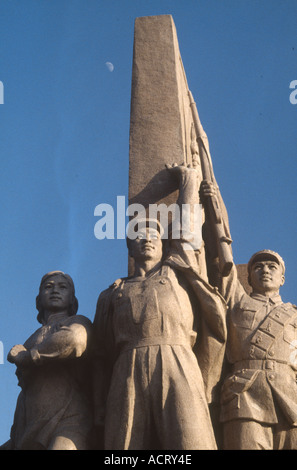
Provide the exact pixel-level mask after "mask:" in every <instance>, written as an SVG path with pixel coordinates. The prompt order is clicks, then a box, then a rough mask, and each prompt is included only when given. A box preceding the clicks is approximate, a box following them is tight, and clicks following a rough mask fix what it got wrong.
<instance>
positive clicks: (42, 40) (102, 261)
mask: <svg viewBox="0 0 297 470" xmlns="http://www.w3.org/2000/svg"><path fill="white" fill-rule="evenodd" d="M159 14H172V16H173V19H174V22H175V25H176V28H177V34H178V40H179V46H180V50H181V55H182V59H183V63H184V66H185V70H186V75H187V79H188V83H189V87H190V89H191V91H192V93H193V95H194V98H195V101H196V102H197V105H198V110H199V114H200V118H201V120H202V123H203V126H204V128H205V130H206V132H207V134H208V137H209V141H210V147H211V154H212V158H213V164H214V169H215V174H216V178H217V181H218V183H219V185H220V189H221V192H222V194H223V197H224V199H225V202H226V205H227V208H228V211H229V218H230V224H231V231H232V237H233V239H234V244H233V250H234V256H235V261H236V262H237V263H246V262H247V261H248V259H249V257H250V255H251V254H252V253H254V252H255V251H257V250H259V249H262V248H270V249H272V250H276V251H278V252H279V253H280V254H281V255H282V256H283V258H284V259H285V261H286V267H287V273H286V274H287V275H286V284H285V286H284V287H283V288H282V290H281V293H282V296H283V299H284V300H285V301H291V302H292V303H297V294H296V266H297V252H296V249H295V242H296V233H297V215H296V206H297V192H296V170H297V132H296V125H297V105H293V104H291V103H290V101H289V96H290V92H291V91H292V90H290V89H289V85H290V82H291V81H293V80H297V1H296V0H286V1H283V0H207V1H203V0H201V1H200V0H183V1H180V0H118V1H117V0H71V1H70V0H26V1H20V0H1V2H0V81H2V83H3V85H4V104H3V105H0V155H1V171H0V179H1V185H0V191H1V243H0V251H1V257H0V259H1V265H0V271H1V283H0V285H1V316H0V324H1V328H0V340H1V341H2V343H3V345H4V356H5V358H4V359H5V360H4V364H0V384H1V385H0V419H1V426H0V443H3V442H4V441H6V440H7V439H8V438H9V432H10V426H11V424H12V420H13V413H14V409H15V403H16V399H17V395H18V393H19V391H20V389H19V387H18V386H17V379H16V377H15V375H14V373H15V368H14V366H13V365H11V364H9V363H7V361H6V355H7V353H8V351H9V349H10V348H11V347H12V346H13V345H14V344H17V343H23V342H24V341H25V339H26V338H27V337H28V336H29V335H30V334H31V333H32V332H33V331H35V330H36V329H37V328H38V327H39V324H38V323H37V320H36V314H37V311H36V309H35V297H36V295H37V292H38V287H39V282H40V279H41V277H42V275H43V274H45V273H46V272H48V271H51V270H55V269H61V270H63V271H65V272H67V273H69V274H70V275H71V276H72V277H73V279H74V282H75V285H76V293H77V297H78V300H79V313H81V314H84V315H86V316H88V317H89V318H91V319H93V317H94V312H95V306H96V301H97V297H98V294H99V293H100V291H102V290H103V289H105V288H106V287H107V286H108V285H110V284H111V283H112V282H113V281H114V280H115V279H117V278H118V277H121V276H125V275H126V274H127V250H126V246H125V241H123V240H114V241H112V240H105V241H99V240H97V239H96V238H95V236H94V231H93V230H94V225H95V222H96V220H97V219H96V218H95V217H94V208H95V207H96V205H98V204H100V203H107V204H111V205H115V203H116V198H117V196H118V195H121V196H126V197H127V194H128V164H129V162H128V156H129V119H130V93H131V72H132V53H133V34H134V20H135V18H136V17H138V16H147V15H159ZM106 62H111V63H112V64H113V65H114V70H113V71H110V70H109V69H108V68H107V66H106Z"/></svg>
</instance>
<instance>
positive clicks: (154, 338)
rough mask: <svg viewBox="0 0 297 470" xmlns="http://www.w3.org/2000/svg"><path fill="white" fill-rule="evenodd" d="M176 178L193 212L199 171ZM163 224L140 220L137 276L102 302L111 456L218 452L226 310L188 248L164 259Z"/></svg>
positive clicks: (99, 350)
mask: <svg viewBox="0 0 297 470" xmlns="http://www.w3.org/2000/svg"><path fill="white" fill-rule="evenodd" d="M169 171H170V172H171V173H172V174H174V175H177V176H178V180H179V203H180V204H190V203H192V202H193V196H194V195H198V190H197V176H196V171H195V170H194V169H190V168H187V167H186V166H183V165H181V166H173V167H172V168H170V169H169ZM154 222H155V224H156V225H155V227H154V228H152V221H151V220H146V221H145V223H144V225H143V226H142V225H141V221H139V227H138V238H136V239H135V240H129V239H128V240H127V243H128V248H129V252H130V255H131V256H132V257H133V258H134V263H135V272H134V275H133V276H132V277H128V278H123V279H119V280H118V281H116V282H115V283H114V284H113V285H112V286H111V287H110V288H108V289H107V290H106V291H104V292H103V293H101V295H100V296H99V299H98V304H97V311H96V315H95V319H94V338H95V345H96V352H95V354H96V358H95V364H94V400H95V425H96V426H97V428H98V429H100V427H102V426H103V425H105V448H106V449H109V450H120V449H129V450H142V449H152V448H155V449H175V450H179V449H216V442H215V438H214V434H213V429H212V424H211V420H210V416H209V409H208V401H211V399H212V392H213V390H214V386H215V384H216V383H217V382H218V380H219V376H220V372H221V364H222V357H223V355H224V348H225V340H226V325H225V302H224V299H223V298H222V296H220V294H219V293H218V292H217V291H216V289H215V288H213V287H212V286H210V285H209V284H208V282H207V281H206V280H205V279H204V278H203V277H202V276H201V275H200V273H199V266H198V265H197V261H196V259H197V258H195V253H194V251H193V250H186V249H185V241H184V240H182V239H181V240H178V239H176V240H171V246H170V248H169V250H168V252H166V250H165V251H164V249H163V247H162V239H161V235H160V227H159V225H158V224H157V222H156V221H154ZM147 225H149V227H147ZM141 227H142V228H141ZM197 334H198V340H197V341H196V337H197ZM193 348H194V349H195V352H196V354H197V358H198V362H197V358H196V356H195V354H194V352H193ZM104 378H105V382H104Z"/></svg>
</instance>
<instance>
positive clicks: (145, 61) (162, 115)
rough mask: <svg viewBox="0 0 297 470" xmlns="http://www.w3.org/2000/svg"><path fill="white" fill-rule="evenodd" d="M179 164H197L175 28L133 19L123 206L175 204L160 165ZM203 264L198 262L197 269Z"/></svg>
mask: <svg viewBox="0 0 297 470" xmlns="http://www.w3.org/2000/svg"><path fill="white" fill-rule="evenodd" d="M183 162H186V163H187V164H193V163H194V164H195V165H197V163H198V162H199V159H198V158H197V143H196V135H195V131H194V127H193V117H192V110H191V106H190V100H189V90H188V84H187V79H186V75H185V71H184V67H183V63H182V59H181V55H180V51H179V45H178V40H177V34H176V29H175V25H174V22H173V19H172V17H171V16H170V15H160V16H148V17H140V18H136V20H135V30H134V51H133V69H132V90H131V118H130V150H129V204H134V203H139V204H142V205H143V206H144V207H145V208H146V209H147V208H148V205H149V204H162V203H165V204H166V205H167V206H169V205H170V204H171V203H175V202H176V198H177V191H176V189H177V188H176V187H175V185H174V183H173V181H172V179H170V178H169V175H168V173H167V170H166V168H165V165H166V164H173V163H178V164H181V163H183ZM198 169H199V168H198ZM199 174H200V173H199ZM201 178H202V177H200V179H201ZM202 218H203V216H202ZM202 251H203V247H202V248H201V252H202ZM203 263H204V261H203ZM203 263H202V262H201V261H200V265H201V266H203ZM131 269H132V268H131V266H130V267H129V271H131Z"/></svg>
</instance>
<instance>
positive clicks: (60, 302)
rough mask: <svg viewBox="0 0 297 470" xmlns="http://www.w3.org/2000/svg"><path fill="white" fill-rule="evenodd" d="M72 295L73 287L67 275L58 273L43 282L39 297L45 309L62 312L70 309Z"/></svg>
mask: <svg viewBox="0 0 297 470" xmlns="http://www.w3.org/2000/svg"><path fill="white" fill-rule="evenodd" d="M72 295H73V292H72V289H71V287H70V285H69V283H68V282H67V281H66V279H65V277H64V276H62V275H59V274H57V275H54V276H52V277H50V278H48V279H47V280H46V281H45V282H44V283H43V285H42V286H41V291H40V294H39V297H40V302H41V306H42V308H43V310H47V311H51V312H62V311H64V310H67V309H68V307H69V305H70V303H71V299H72Z"/></svg>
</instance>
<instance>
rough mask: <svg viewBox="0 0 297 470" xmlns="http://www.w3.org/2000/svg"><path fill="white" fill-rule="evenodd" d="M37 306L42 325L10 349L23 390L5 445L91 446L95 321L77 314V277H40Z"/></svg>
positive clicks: (37, 447) (56, 273) (17, 447)
mask: <svg viewBox="0 0 297 470" xmlns="http://www.w3.org/2000/svg"><path fill="white" fill-rule="evenodd" d="M36 307H37V310H38V312H39V313H38V316H37V319H38V321H39V322H40V323H41V324H42V326H41V328H39V329H38V330H37V331H36V332H35V333H33V335H32V336H30V338H29V339H27V341H26V342H25V343H24V345H16V346H14V347H13V348H12V349H11V350H10V352H9V354H8V361H10V362H11V363H13V364H15V365H16V366H17V371H16V375H17V377H18V379H19V385H20V387H21V389H22V390H21V392H20V394H19V397H18V401H17V406H16V411H15V417H14V423H13V426H12V429H11V439H10V441H9V444H6V448H11V449H13V450H26V449H30V450H32V449H33V450H42V449H44V450H46V449H47V450H83V449H87V448H88V441H87V439H88V435H89V433H90V430H91V425H92V415H91V407H90V403H91V402H90V399H89V395H88V394H89V390H88V388H87V382H88V376H87V374H89V373H90V371H89V370H88V367H87V362H86V361H87V348H88V342H89V337H90V332H91V326H92V323H91V321H90V320H89V319H88V318H86V317H84V316H82V315H76V312H77V309H78V302H77V299H76V297H75V291H74V284H73V281H72V279H71V277H70V276H69V275H67V274H64V273H63V272H61V271H54V272H50V273H48V274H46V275H45V276H44V277H43V278H42V280H41V284H40V289H39V294H38V296H37V298H36Z"/></svg>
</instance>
